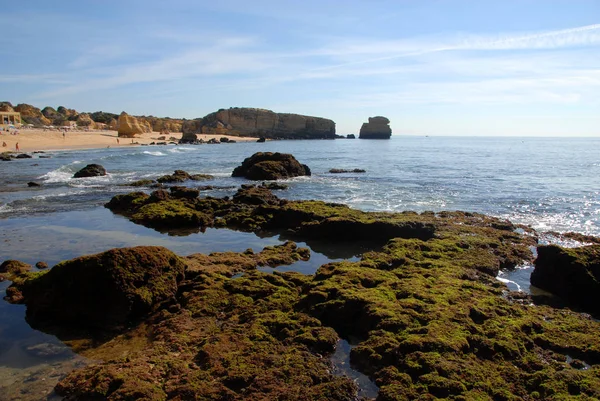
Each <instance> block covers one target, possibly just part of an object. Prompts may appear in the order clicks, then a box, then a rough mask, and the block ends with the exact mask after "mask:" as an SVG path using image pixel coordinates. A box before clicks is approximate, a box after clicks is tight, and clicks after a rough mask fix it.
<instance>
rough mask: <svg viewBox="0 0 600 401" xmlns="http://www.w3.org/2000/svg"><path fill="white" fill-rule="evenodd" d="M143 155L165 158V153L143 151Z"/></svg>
mask: <svg viewBox="0 0 600 401" xmlns="http://www.w3.org/2000/svg"><path fill="white" fill-rule="evenodd" d="M142 153H143V154H146V155H152V156H166V154H165V153H163V152H160V151H150V150H145V151H143V152H142Z"/></svg>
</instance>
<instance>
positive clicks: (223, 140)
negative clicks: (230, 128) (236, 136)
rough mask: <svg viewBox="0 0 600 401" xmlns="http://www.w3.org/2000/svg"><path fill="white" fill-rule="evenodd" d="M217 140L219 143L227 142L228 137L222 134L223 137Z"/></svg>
mask: <svg viewBox="0 0 600 401" xmlns="http://www.w3.org/2000/svg"><path fill="white" fill-rule="evenodd" d="M219 142H221V143H227V142H229V138H227V137H226V136H223V137H221V138H220V139H219Z"/></svg>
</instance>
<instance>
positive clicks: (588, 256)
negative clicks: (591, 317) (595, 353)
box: [531, 245, 600, 314]
mask: <svg viewBox="0 0 600 401" xmlns="http://www.w3.org/2000/svg"><path fill="white" fill-rule="evenodd" d="M531 284H533V285H535V286H536V287H539V288H541V289H543V290H546V291H549V292H551V293H553V294H554V295H557V296H559V297H560V298H562V299H563V300H564V301H566V302H568V303H571V304H573V305H574V306H576V307H578V308H580V309H582V310H585V311H588V312H591V313H596V314H597V313H600V245H590V246H584V247H581V248H572V249H566V248H561V247H559V246H557V245H545V246H539V247H538V256H537V259H536V260H535V270H534V271H533V273H532V274H531Z"/></svg>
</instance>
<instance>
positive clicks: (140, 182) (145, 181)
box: [121, 179, 156, 187]
mask: <svg viewBox="0 0 600 401" xmlns="http://www.w3.org/2000/svg"><path fill="white" fill-rule="evenodd" d="M154 184H156V181H154V180H150V179H142V180H137V181H133V182H129V183H127V184H121V185H122V186H124V187H150V186H152V185H154Z"/></svg>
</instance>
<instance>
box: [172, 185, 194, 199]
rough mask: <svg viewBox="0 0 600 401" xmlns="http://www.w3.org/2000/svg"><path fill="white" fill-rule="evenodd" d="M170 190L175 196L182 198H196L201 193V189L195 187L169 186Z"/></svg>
mask: <svg viewBox="0 0 600 401" xmlns="http://www.w3.org/2000/svg"><path fill="white" fill-rule="evenodd" d="M169 190H170V191H171V195H172V196H173V197H174V198H180V199H195V198H197V197H198V195H200V190H198V189H195V188H187V187H179V186H174V187H171V188H169Z"/></svg>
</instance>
